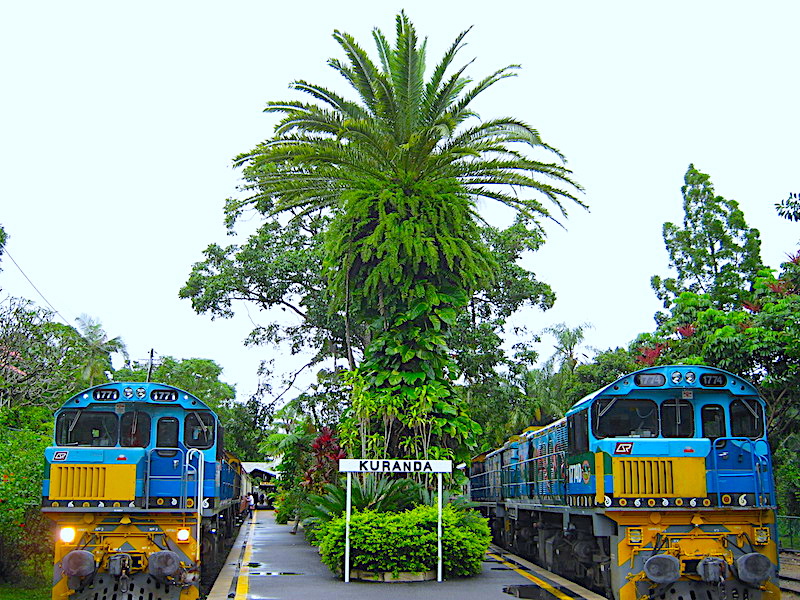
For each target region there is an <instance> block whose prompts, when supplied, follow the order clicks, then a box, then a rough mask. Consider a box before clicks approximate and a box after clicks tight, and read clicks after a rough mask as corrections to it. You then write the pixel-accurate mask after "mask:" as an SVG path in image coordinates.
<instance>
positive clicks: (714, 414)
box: [700, 404, 726, 440]
mask: <svg viewBox="0 0 800 600" xmlns="http://www.w3.org/2000/svg"><path fill="white" fill-rule="evenodd" d="M700 415H701V418H702V419H703V437H705V438H708V439H710V440H715V439H717V438H721V437H725V434H726V432H725V411H724V410H723V409H722V407H721V406H720V405H719V404H709V405H708V406H704V407H703V408H702V410H701V411H700Z"/></svg>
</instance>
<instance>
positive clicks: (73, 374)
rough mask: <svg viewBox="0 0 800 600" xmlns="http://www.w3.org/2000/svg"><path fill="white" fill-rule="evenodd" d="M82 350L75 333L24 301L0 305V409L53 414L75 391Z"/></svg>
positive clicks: (83, 357)
mask: <svg viewBox="0 0 800 600" xmlns="http://www.w3.org/2000/svg"><path fill="white" fill-rule="evenodd" d="M85 358H86V352H85V346H84V345H83V343H82V340H81V337H80V335H79V334H78V332H77V331H75V329H73V328H72V327H69V326H67V325H61V324H59V323H55V322H53V320H52V313H51V312H49V311H47V310H45V309H42V308H38V307H36V306H35V305H34V304H33V303H32V302H30V301H29V300H25V299H22V298H12V297H9V298H6V299H5V300H3V301H2V302H0V407H3V406H13V407H20V406H46V407H47V408H49V409H54V408H56V407H57V406H59V405H60V403H61V402H63V400H64V398H65V397H66V396H68V395H69V394H71V393H73V392H76V391H78V390H79V389H80V388H81V385H80V383H78V381H79V374H80V370H81V367H82V364H83V363H84V360H85Z"/></svg>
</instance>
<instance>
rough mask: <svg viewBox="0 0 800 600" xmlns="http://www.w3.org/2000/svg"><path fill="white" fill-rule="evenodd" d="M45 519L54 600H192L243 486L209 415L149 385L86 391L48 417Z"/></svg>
mask: <svg viewBox="0 0 800 600" xmlns="http://www.w3.org/2000/svg"><path fill="white" fill-rule="evenodd" d="M54 442H55V445H54V446H51V447H49V448H47V450H46V453H45V463H46V467H45V468H46V471H45V478H44V485H43V489H42V510H43V511H44V512H45V513H46V515H47V516H48V517H49V518H51V519H52V520H53V521H55V522H56V526H57V538H56V548H55V563H54V564H55V569H54V576H53V600H56V599H58V600H98V599H102V600H194V599H195V598H197V597H198V596H199V593H200V580H201V575H202V576H206V575H207V574H208V573H209V572H210V571H211V567H212V566H213V565H214V564H215V563H216V562H217V561H218V560H219V559H220V558H221V553H222V552H223V550H224V546H225V544H224V542H225V540H226V539H228V538H230V537H231V536H232V535H233V533H234V531H235V527H236V525H237V519H238V518H239V516H240V501H241V498H242V497H243V496H244V495H246V494H247V493H248V492H249V479H248V478H247V475H246V473H244V471H243V470H242V466H241V463H240V462H239V461H238V460H237V459H236V458H234V457H233V456H231V455H229V454H228V453H226V452H225V451H224V447H223V429H222V427H221V426H220V423H219V420H218V418H217V415H216V414H215V413H214V412H213V411H212V410H211V409H210V408H209V407H208V406H207V405H206V404H204V403H203V402H202V401H201V400H199V399H198V398H196V397H195V396H193V395H191V394H189V393H188V392H185V391H183V390H180V389H178V388H175V387H172V386H168V385H161V384H156V383H108V384H104V385H101V386H98V387H94V388H91V389H88V390H85V391H83V392H81V393H79V394H77V395H75V396H73V397H72V398H70V399H69V400H67V402H66V403H65V404H64V405H63V406H62V407H61V408H60V409H59V410H58V411H57V412H56V415H55V440H54Z"/></svg>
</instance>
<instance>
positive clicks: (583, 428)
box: [567, 410, 589, 456]
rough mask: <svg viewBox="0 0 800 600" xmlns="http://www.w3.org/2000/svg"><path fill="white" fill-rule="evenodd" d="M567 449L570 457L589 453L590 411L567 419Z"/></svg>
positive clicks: (581, 412) (584, 411) (583, 411)
mask: <svg viewBox="0 0 800 600" xmlns="http://www.w3.org/2000/svg"><path fill="white" fill-rule="evenodd" d="M567 432H568V438H567V449H568V451H569V455H570V456H575V455H576V454H583V453H584V452H588V451H589V411H588V410H582V411H580V412H578V413H575V414H572V415H570V416H569V417H567Z"/></svg>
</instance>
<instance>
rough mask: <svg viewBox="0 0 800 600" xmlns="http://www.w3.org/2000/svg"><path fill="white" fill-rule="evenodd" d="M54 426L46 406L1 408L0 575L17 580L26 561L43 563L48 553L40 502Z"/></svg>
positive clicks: (4, 578) (46, 534)
mask: <svg viewBox="0 0 800 600" xmlns="http://www.w3.org/2000/svg"><path fill="white" fill-rule="evenodd" d="M52 427H53V426H52V416H51V413H50V411H49V410H48V409H47V408H44V407H41V406H38V407H35V406H13V407H9V406H7V407H4V408H0V581H2V580H5V581H11V582H14V583H19V582H20V580H21V578H22V575H23V573H22V571H21V567H22V566H23V563H24V562H25V561H31V562H32V563H33V564H39V565H41V564H43V561H45V560H46V559H47V558H48V557H49V556H50V552H51V548H52V545H51V542H50V540H51V533H50V527H49V524H48V521H47V519H45V518H43V516H42V514H41V512H40V510H39V505H40V498H41V489H42V456H43V455H44V449H45V447H46V446H47V445H48V444H49V443H50V440H51V436H52Z"/></svg>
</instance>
